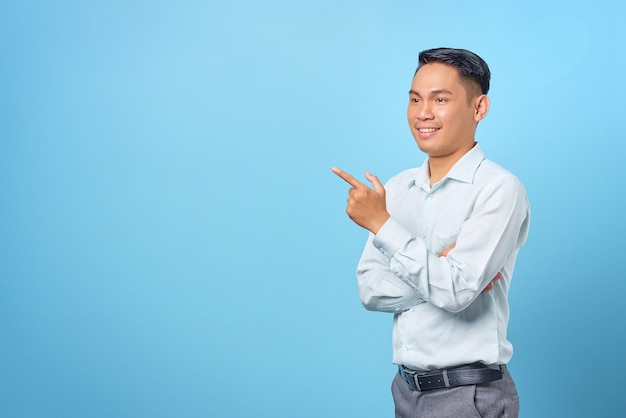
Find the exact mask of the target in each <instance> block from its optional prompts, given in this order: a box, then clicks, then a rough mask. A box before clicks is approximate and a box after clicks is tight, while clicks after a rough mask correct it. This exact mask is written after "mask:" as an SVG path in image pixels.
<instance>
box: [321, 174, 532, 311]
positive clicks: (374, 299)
mask: <svg viewBox="0 0 626 418" xmlns="http://www.w3.org/2000/svg"><path fill="white" fill-rule="evenodd" d="M333 172H335V173H336V174H337V175H339V176H340V177H341V178H343V179H344V180H345V181H347V182H348V183H349V184H351V185H352V186H353V188H355V189H359V193H357V196H354V195H353V194H352V193H351V195H350V198H349V199H348V209H347V210H346V211H347V212H348V215H349V216H350V217H351V219H353V220H354V221H355V222H356V223H357V224H358V225H360V226H363V227H365V228H367V229H369V230H370V231H371V232H373V234H371V235H370V237H369V239H368V242H367V244H366V246H365V249H364V251H363V255H362V257H361V260H360V262H359V268H358V270H357V277H358V280H359V291H360V294H361V301H362V302H363V305H364V306H365V307H366V308H367V309H370V310H377V311H386V312H400V311H403V310H407V309H409V308H411V307H412V306H415V305H417V304H419V303H423V302H429V303H431V304H433V305H435V306H438V307H440V308H443V309H446V310H450V311H453V312H458V311H460V310H463V309H465V307H466V306H468V305H469V304H470V303H471V302H472V301H473V300H474V299H475V298H476V297H477V296H478V295H479V294H480V293H481V292H483V291H485V290H490V289H492V288H493V281H496V280H499V279H501V278H503V274H502V272H501V270H502V268H503V266H504V265H505V263H506V261H507V260H508V258H509V257H510V256H511V254H513V253H514V252H515V251H516V250H517V249H518V248H519V246H520V245H521V244H519V243H518V240H519V239H520V235H524V232H522V233H521V234H520V230H521V228H523V227H524V225H523V224H525V223H526V217H527V211H528V204H527V200H526V196H525V192H524V190H523V187H522V186H521V184H519V182H517V181H513V182H511V181H509V182H505V184H502V185H500V186H499V187H495V188H494V190H492V191H491V192H490V193H491V194H490V196H487V197H485V198H484V199H483V202H482V203H480V202H479V204H478V206H477V207H476V208H475V212H474V213H473V214H472V218H471V219H469V220H468V221H466V222H465V223H464V225H463V228H462V230H461V233H460V235H459V237H458V238H457V244H458V243H459V242H460V248H456V251H454V252H452V250H453V249H455V245H452V246H450V247H448V248H446V249H444V250H443V251H441V253H439V254H435V253H432V252H430V251H429V250H428V249H427V248H426V245H425V243H424V242H423V241H422V240H421V239H420V238H418V237H415V236H413V235H412V234H411V233H410V232H409V231H408V230H406V229H405V228H404V227H402V225H400V224H398V223H397V222H396V221H395V220H394V219H393V218H390V217H389V214H388V213H387V211H386V207H385V205H384V200H381V198H380V196H381V195H382V196H384V188H383V187H382V185H381V184H380V182H378V179H376V178H375V177H374V176H371V175H368V180H370V181H371V182H372V184H373V185H374V187H375V188H374V189H373V190H372V189H369V188H368V187H367V186H365V185H363V184H362V183H360V182H358V181H357V180H356V179H354V177H352V176H350V175H349V174H347V173H345V172H343V171H341V170H339V169H333ZM368 174H369V173H368ZM379 185H380V187H378V186H379ZM364 189H369V191H370V192H368V191H367V190H364ZM377 189H378V190H377ZM380 189H382V192H381V190H380ZM373 192H375V194H376V195H378V196H376V195H374V194H373ZM372 200H374V201H376V202H377V203H376V204H377V205H378V206H377V207H378V209H373V208H372V207H370V204H369V203H368V202H371V201H372ZM381 202H382V204H381ZM381 207H382V208H384V213H385V214H386V216H387V217H386V221H385V222H383V224H382V225H380V226H379V222H380V220H381V219H383V217H382V216H381V217H380V218H376V219H378V221H376V222H371V220H368V219H367V217H368V214H370V213H378V214H380V213H383V212H382V210H381ZM494 214H497V216H494ZM374 234H377V235H374ZM451 252H452V253H451Z"/></svg>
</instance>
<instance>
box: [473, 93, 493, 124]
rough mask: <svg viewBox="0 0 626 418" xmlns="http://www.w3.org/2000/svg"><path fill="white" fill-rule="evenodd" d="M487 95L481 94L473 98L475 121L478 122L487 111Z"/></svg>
mask: <svg viewBox="0 0 626 418" xmlns="http://www.w3.org/2000/svg"><path fill="white" fill-rule="evenodd" d="M489 104H490V102H489V97H487V95H486V94H481V95H480V96H478V97H476V99H474V120H475V121H476V123H478V122H480V121H481V120H483V119H484V118H485V116H487V113H488V112H489Z"/></svg>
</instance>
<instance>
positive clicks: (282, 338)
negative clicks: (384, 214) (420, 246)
mask: <svg viewBox="0 0 626 418" xmlns="http://www.w3.org/2000/svg"><path fill="white" fill-rule="evenodd" d="M625 17H626V7H625V6H624V3H623V2H618V1H594V2H590V1H588V2H585V1H580V2H564V1H556V2H546V1H541V2H540V1H536V0H533V1H527V2H520V3H519V4H508V3H507V4H505V2H499V1H481V2H461V1H459V2H452V1H447V2H425V1H424V2H422V1H397V2H385V1H356V0H341V1H334V0H317V1H314V2H313V1H310V2H293V1H287V0H273V1H268V2H256V1H245V0H236V1H227V0H213V1H210V2H201V1H176V2H174V1H165V0H163V1H107V2H104V1H91V2H87V1H69V0H67V1H56V2H47V1H32V0H30V1H29V0H26V1H21V2H8V1H3V2H1V11H0V192H1V195H0V196H1V205H0V318H1V325H0V416H3V417H64V418H71V417H250V416H257V417H350V416H359V417H387V416H392V414H393V405H392V400H391V395H390V390H389V388H390V383H391V379H392V377H393V374H394V373H395V369H394V366H393V365H392V364H391V342H390V339H391V316H389V315H387V314H380V313H372V312H367V311H365V310H364V309H363V308H362V307H361V305H360V302H359V300H358V295H357V288H356V279H355V277H354V270H355V267H356V262H357V260H358V257H359V255H360V253H361V249H362V245H363V244H364V241H365V238H366V234H365V232H364V231H363V230H361V229H359V228H358V227H356V226H355V225H354V224H352V223H351V222H350V220H349V219H348V218H347V217H346V216H345V213H344V208H345V198H346V190H347V185H346V184H345V183H343V182H342V181H341V180H340V179H338V178H336V177H335V176H334V175H333V174H332V173H331V171H330V167H331V166H333V165H337V166H340V167H342V168H344V169H346V170H348V171H350V172H353V173H354V174H355V175H358V176H359V177H362V173H363V172H364V171H365V170H370V171H372V172H373V173H374V174H376V175H378V176H379V177H380V178H381V179H382V180H386V179H388V178H389V177H390V176H391V175H393V174H395V173H396V172H398V171H400V170H402V169H404V168H408V167H413V166H417V165H420V164H421V163H422V162H423V161H424V158H425V157H424V155H423V154H421V153H420V152H419V150H418V149H417V147H416V146H415V144H414V141H413V139H412V137H411V135H410V132H409V129H408V126H407V123H406V120H405V109H406V103H407V91H408V88H409V86H410V82H411V78H412V75H413V71H414V69H415V66H416V64H417V54H418V52H419V51H421V50H423V49H427V48H431V47H438V46H454V47H463V48H468V49H471V50H474V51H475V52H477V53H478V54H480V55H481V56H483V57H484V58H485V59H486V61H487V62H488V63H489V65H490V67H491V69H492V73H493V79H492V90H491V94H490V97H491V100H492V107H491V111H490V114H489V116H488V117H487V119H486V120H485V121H484V122H482V123H481V126H480V127H479V131H478V140H479V141H480V142H481V144H482V146H483V148H484V149H485V151H486V152H487V155H488V156H489V157H490V158H491V159H493V160H495V161H497V162H499V163H501V164H502V165H504V166H505V167H507V168H509V169H510V170H511V171H513V172H514V173H516V174H517V175H518V176H519V177H520V178H521V179H522V181H523V182H524V183H525V185H526V188H527V192H528V195H529V197H530V199H531V204H532V211H533V212H532V213H533V215H532V225H531V235H530V238H529V241H528V243H527V245H526V247H524V249H523V250H522V252H521V253H520V257H519V262H518V267H517V270H516V275H515V279H514V282H513V288H512V294H511V309H512V320H511V323H510V339H511V340H512V342H513V343H514V345H515V348H516V354H515V356H514V359H513V361H512V362H511V365H510V368H511V370H512V372H513V374H514V376H515V378H516V380H517V384H518V389H519V392H520V395H521V401H522V412H521V416H522V417H533V418H534V417H551V418H552V417H568V418H571V417H600V416H601V417H607V416H616V415H615V414H616V413H617V412H614V411H618V410H621V409H622V407H623V402H622V399H623V380H622V378H621V376H623V375H624V373H626V363H625V361H624V356H623V347H624V336H625V335H624V334H625V332H624V325H623V318H624V311H623V302H622V295H623V294H624V292H625V291H626V283H625V281H624V275H623V268H622V263H623V260H624V255H623V245H622V240H623V237H624V234H625V233H626V223H625V222H624V213H626V204H625V203H624V199H623V194H624V186H623V180H624V169H623V167H624V165H623V155H624V153H625V152H626V145H625V141H624V139H625V138H624V133H623V120H624V118H623V112H624V103H623V101H624V96H625V94H626V82H625V77H624V75H623V67H624V64H625V62H626V52H625V50H624V46H623V40H624V39H626V30H625V29H624V25H623V22H624V18H625Z"/></svg>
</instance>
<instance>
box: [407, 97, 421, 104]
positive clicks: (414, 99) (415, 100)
mask: <svg viewBox="0 0 626 418" xmlns="http://www.w3.org/2000/svg"><path fill="white" fill-rule="evenodd" d="M409 101H410V102H411V103H419V101H420V99H418V98H417V97H411V98H410V99H409Z"/></svg>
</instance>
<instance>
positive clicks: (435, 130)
mask: <svg viewBox="0 0 626 418" xmlns="http://www.w3.org/2000/svg"><path fill="white" fill-rule="evenodd" d="M417 130H418V131H420V132H421V133H423V134H429V133H431V132H437V131H438V130H439V129H435V128H418V129H417Z"/></svg>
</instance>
